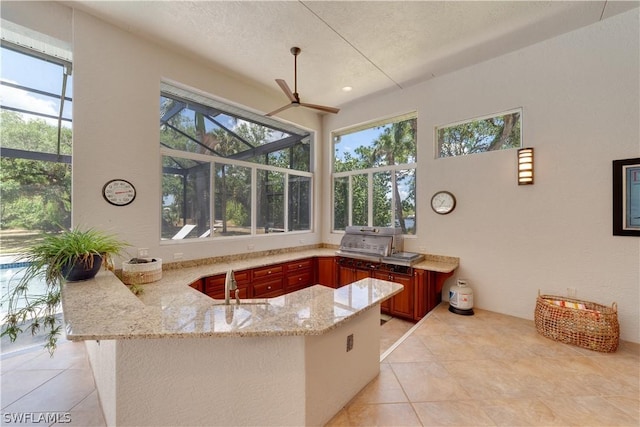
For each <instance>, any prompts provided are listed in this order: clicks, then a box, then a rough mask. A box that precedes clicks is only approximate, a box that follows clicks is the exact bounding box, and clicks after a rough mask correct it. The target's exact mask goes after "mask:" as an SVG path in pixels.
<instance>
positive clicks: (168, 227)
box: [160, 84, 313, 240]
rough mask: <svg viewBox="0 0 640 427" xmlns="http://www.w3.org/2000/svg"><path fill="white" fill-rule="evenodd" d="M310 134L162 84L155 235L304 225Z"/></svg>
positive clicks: (210, 235)
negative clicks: (159, 184)
mask: <svg viewBox="0 0 640 427" xmlns="http://www.w3.org/2000/svg"><path fill="white" fill-rule="evenodd" d="M311 143H312V135H311V134H310V133H309V132H307V131H304V130H302V129H299V128H297V127H295V126H291V125H288V124H284V123H280V122H278V121H276V120H275V119H271V118H268V117H263V116H260V115H257V114H254V113H251V112H249V111H244V110H242V109H240V108H238V107H234V106H230V105H226V104H224V103H221V102H219V101H216V100H214V99H210V98H208V97H206V96H203V95H199V94H196V93H194V92H191V91H186V90H184V89H180V88H177V87H174V86H172V85H168V84H163V85H162V92H161V95H160V146H161V152H162V166H163V171H162V230H161V238H162V239H165V240H166V239H172V240H181V239H202V238H216V237H222V236H227V237H231V236H243V235H244V236H246V235H259V234H271V233H286V232H292V231H309V230H310V229H311V188H312V178H313V174H312V173H311V145H312V144H311Z"/></svg>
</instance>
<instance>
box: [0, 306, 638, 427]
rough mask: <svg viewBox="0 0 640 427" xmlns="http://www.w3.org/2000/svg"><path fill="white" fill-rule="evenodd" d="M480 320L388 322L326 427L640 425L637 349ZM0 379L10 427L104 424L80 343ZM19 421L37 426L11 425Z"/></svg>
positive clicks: (26, 356) (447, 317)
mask: <svg viewBox="0 0 640 427" xmlns="http://www.w3.org/2000/svg"><path fill="white" fill-rule="evenodd" d="M475 313H476V314H475V315H474V316H459V315H455V314H452V313H449V312H448V311H447V305H446V304H442V305H440V306H439V307H437V308H436V309H435V310H434V311H433V312H432V313H431V314H430V315H429V316H428V317H427V318H426V319H425V320H423V321H422V322H420V323H419V324H418V325H417V326H416V327H415V328H413V330H411V328H412V327H413V325H412V324H410V323H408V322H403V321H400V320H398V319H392V320H390V321H389V322H387V323H385V324H384V325H383V326H382V339H381V354H382V357H384V359H383V361H382V363H381V366H380V375H379V376H378V377H377V378H376V379H375V380H373V381H372V382H371V383H370V384H369V385H367V386H366V387H365V388H364V389H363V390H362V391H361V392H360V393H359V394H358V395H357V396H356V397H355V398H354V399H353V400H352V401H351V402H350V403H349V404H348V405H347V406H346V407H345V408H344V409H343V410H342V411H340V412H339V413H338V414H337V415H336V416H335V417H334V418H333V419H332V420H331V421H330V422H329V423H328V426H330V427H333V426H374V425H375V426H525V425H526V426H588V425H593V426H596V425H597V426H601V425H602V426H639V425H640V346H638V345H636V344H629V343H624V342H623V343H621V347H620V349H619V350H618V351H617V352H616V353H613V354H603V353H598V352H592V351H588V350H583V349H580V348H576V347H572V346H568V345H565V344H560V343H556V342H554V341H551V340H548V339H546V338H544V337H541V336H540V335H538V334H537V333H536V331H535V327H534V325H533V322H532V321H528V320H523V319H517V318H514V317H510V316H505V315H500V314H496V313H492V312H488V311H483V310H478V309H476V310H475ZM408 330H410V333H409V334H406V332H407V331H408ZM389 336H390V337H391V338H390V337H389ZM399 336H403V337H404V340H403V341H402V342H401V343H400V344H394V341H395V340H396V339H397V338H398V337H399ZM1 377H2V378H1V380H2V387H1V394H0V399H1V400H0V403H1V407H2V418H1V419H0V424H1V425H3V426H4V425H6V426H14V425H35V426H44V425H67V426H82V427H89V426H104V425H105V423H104V419H103V417H102V413H101V410H100V405H99V403H98V399H97V395H96V391H95V386H94V383H93V379H92V376H91V371H90V368H89V364H88V362H87V359H86V355H85V351H84V345H83V344H82V343H73V342H68V341H62V342H61V343H60V345H59V347H58V350H57V351H56V353H55V355H54V357H53V358H50V357H49V355H48V353H46V352H45V351H43V350H41V348H40V347H36V348H34V349H27V350H21V351H18V352H16V353H13V354H8V355H4V356H3V357H2V370H1ZM41 413H49V414H51V413H59V414H62V415H61V416H63V414H66V413H69V414H70V418H71V422H70V423H59V424H55V423H45V422H43V421H42V420H41V419H38V416H39V414H41ZM19 414H24V415H23V416H25V415H26V414H29V416H30V417H31V421H32V422H22V423H18V422H14V420H11V419H10V418H9V417H11V416H18V415H19ZM35 421H39V422H35ZM61 421H65V419H64V418H63V419H61Z"/></svg>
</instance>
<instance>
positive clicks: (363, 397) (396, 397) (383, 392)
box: [351, 364, 409, 404]
mask: <svg viewBox="0 0 640 427" xmlns="http://www.w3.org/2000/svg"><path fill="white" fill-rule="evenodd" d="M408 401H409V400H408V399H407V396H406V395H405V393H404V391H403V390H402V387H401V386H400V382H399V381H398V379H397V378H396V375H395V373H394V372H393V370H392V369H391V366H390V365H389V364H381V365H380V374H379V375H378V376H377V377H376V378H375V379H374V380H373V381H371V382H370V383H369V384H367V386H366V387H365V388H364V389H362V391H361V392H360V393H358V395H357V396H356V397H355V398H354V399H353V400H352V402H351V403H355V404H367V403H401V402H408Z"/></svg>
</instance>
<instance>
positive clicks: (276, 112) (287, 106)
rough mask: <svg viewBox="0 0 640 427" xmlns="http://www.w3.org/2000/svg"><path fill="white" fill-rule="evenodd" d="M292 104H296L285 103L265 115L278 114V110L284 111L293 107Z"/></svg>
mask: <svg viewBox="0 0 640 427" xmlns="http://www.w3.org/2000/svg"><path fill="white" fill-rule="evenodd" d="M294 105H296V104H287V105H285V106H284V107H280V108H278V109H277V110H273V111H272V112H270V113H267V114H265V116H273V115H274V114H278V113H279V112H280V111H284V110H286V109H287V108H291V107H293V106H294Z"/></svg>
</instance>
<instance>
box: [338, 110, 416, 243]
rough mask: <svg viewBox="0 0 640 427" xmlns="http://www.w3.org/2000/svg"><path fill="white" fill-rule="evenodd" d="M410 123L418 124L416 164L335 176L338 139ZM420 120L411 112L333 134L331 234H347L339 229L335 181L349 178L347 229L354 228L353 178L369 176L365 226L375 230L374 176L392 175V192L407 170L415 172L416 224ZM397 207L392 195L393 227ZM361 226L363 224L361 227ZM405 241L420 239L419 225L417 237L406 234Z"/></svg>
mask: <svg viewBox="0 0 640 427" xmlns="http://www.w3.org/2000/svg"><path fill="white" fill-rule="evenodd" d="M407 120H416V133H415V135H414V142H415V156H414V161H413V162H409V163H399V164H395V165H384V166H376V167H371V168H366V169H354V170H350V171H342V172H336V167H335V161H336V157H335V139H336V137H337V136H341V135H348V134H352V133H356V132H360V131H365V130H368V129H372V128H375V127H377V126H385V125H391V124H394V123H400V122H403V121H407ZM417 120H418V112H417V110H416V111H412V112H409V113H404V114H399V115H394V116H392V117H388V118H384V119H378V120H372V121H369V122H366V123H362V124H359V125H356V126H351V127H345V128H342V129H339V130H335V131H332V132H331V133H330V138H331V205H330V206H331V233H334V234H338V233H341V234H343V233H344V232H345V230H342V229H336V228H335V225H336V218H335V213H336V212H335V206H336V205H335V203H336V200H335V196H336V181H337V179H340V178H347V193H348V197H347V206H346V208H347V210H348V215H347V217H348V220H347V224H346V226H350V225H353V177H354V176H356V175H367V199H368V200H367V222H368V224H367V225H366V226H373V222H374V212H373V211H374V203H373V202H372V201H373V197H374V194H373V192H374V186H373V175H374V174H375V173H380V172H391V185H392V188H394V186H395V185H396V182H397V172H399V171H404V170H413V171H414V209H415V213H414V221H415V218H417V216H418V203H417V184H418V182H417V171H418V160H417V159H418V139H417V134H418V131H417ZM394 206H395V192H394V191H391V224H395V221H396V212H395V209H394ZM359 225H360V224H359ZM404 236H405V237H408V238H415V237H416V236H417V224H416V223H415V222H414V233H413V234H404Z"/></svg>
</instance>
